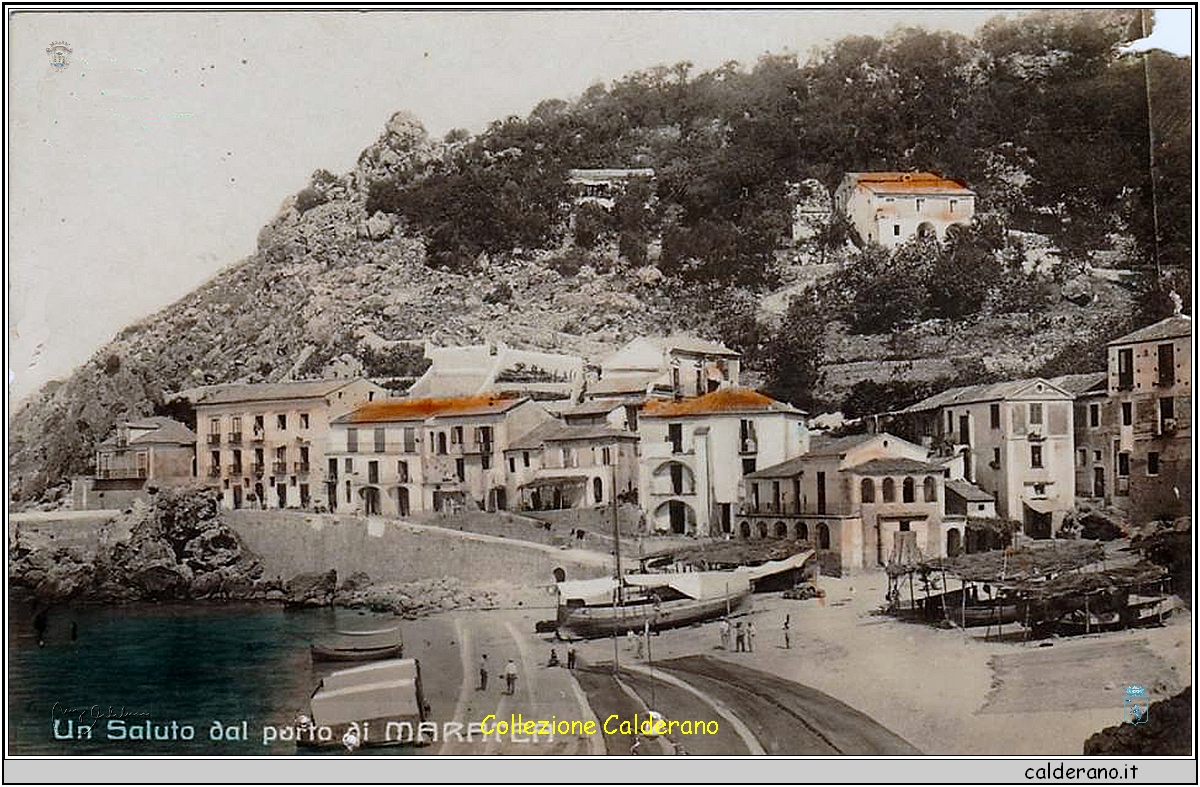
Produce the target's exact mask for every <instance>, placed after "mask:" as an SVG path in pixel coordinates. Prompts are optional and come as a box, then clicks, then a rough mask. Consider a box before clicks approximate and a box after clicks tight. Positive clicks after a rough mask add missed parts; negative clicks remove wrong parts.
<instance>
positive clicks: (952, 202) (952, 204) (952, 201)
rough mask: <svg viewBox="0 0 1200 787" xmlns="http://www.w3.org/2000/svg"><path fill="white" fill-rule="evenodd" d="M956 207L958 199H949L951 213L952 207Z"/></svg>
mask: <svg viewBox="0 0 1200 787" xmlns="http://www.w3.org/2000/svg"><path fill="white" fill-rule="evenodd" d="M956 207H958V200H956V199H952V200H950V212H951V213H953V212H954V209H955V208H956Z"/></svg>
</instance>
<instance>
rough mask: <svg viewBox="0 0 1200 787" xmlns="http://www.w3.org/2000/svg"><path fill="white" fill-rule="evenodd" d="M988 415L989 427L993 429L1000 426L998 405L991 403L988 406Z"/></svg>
mask: <svg viewBox="0 0 1200 787" xmlns="http://www.w3.org/2000/svg"><path fill="white" fill-rule="evenodd" d="M988 416H989V417H990V418H991V427H992V428H993V429H999V428H1000V405H998V404H993V405H992V406H991V407H989V408H988Z"/></svg>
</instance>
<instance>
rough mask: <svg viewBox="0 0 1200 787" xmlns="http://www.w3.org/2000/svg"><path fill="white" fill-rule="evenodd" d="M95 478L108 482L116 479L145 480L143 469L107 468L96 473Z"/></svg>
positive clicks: (144, 470)
mask: <svg viewBox="0 0 1200 787" xmlns="http://www.w3.org/2000/svg"><path fill="white" fill-rule="evenodd" d="M97 477H99V478H101V479H104V480H109V479H117V478H145V477H146V468H144V467H109V468H106V469H104V470H101V471H100V472H99V473H97Z"/></svg>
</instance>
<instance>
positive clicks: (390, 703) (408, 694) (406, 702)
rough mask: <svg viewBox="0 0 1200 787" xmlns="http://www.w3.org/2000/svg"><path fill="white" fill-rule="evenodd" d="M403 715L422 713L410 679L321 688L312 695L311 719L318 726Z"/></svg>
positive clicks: (415, 716)
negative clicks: (339, 687)
mask: <svg viewBox="0 0 1200 787" xmlns="http://www.w3.org/2000/svg"><path fill="white" fill-rule="evenodd" d="M406 716H411V717H412V718H420V716H421V707H420V702H419V700H418V698H417V687H416V681H414V680H411V679H406V680H387V681H380V682H378V683H360V684H358V685H353V686H347V687H345V688H341V689H333V690H328V689H324V688H323V689H321V690H320V691H318V692H317V693H316V694H314V695H313V698H312V718H313V722H314V723H316V724H317V725H318V726H334V725H338V724H350V723H353V722H364V721H370V720H371V719H383V718H397V717H406Z"/></svg>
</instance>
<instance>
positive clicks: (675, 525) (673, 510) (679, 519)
mask: <svg viewBox="0 0 1200 787" xmlns="http://www.w3.org/2000/svg"><path fill="white" fill-rule="evenodd" d="M654 525H655V529H657V530H660V531H661V530H664V529H669V530H670V531H671V532H672V533H675V534H676V535H682V534H684V533H687V532H689V531H691V530H694V529H695V527H696V515H695V514H694V513H692V509H691V507H690V506H688V504H687V503H685V502H683V501H682V500H667V501H666V502H664V503H663V504H662V505H660V506H659V507H658V508H656V509H655V510H654Z"/></svg>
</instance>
